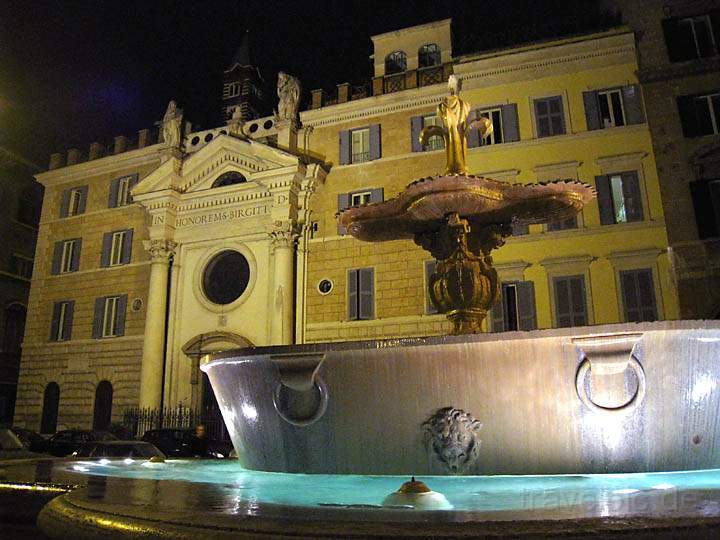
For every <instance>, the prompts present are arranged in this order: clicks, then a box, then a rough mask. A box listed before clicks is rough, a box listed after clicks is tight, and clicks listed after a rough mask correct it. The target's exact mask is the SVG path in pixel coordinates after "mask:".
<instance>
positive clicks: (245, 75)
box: [222, 30, 265, 121]
mask: <svg viewBox="0 0 720 540" xmlns="http://www.w3.org/2000/svg"><path fill="white" fill-rule="evenodd" d="M264 87H265V81H264V80H263V78H262V76H261V75H260V71H259V70H258V69H257V67H255V66H253V65H252V62H251V60H250V31H249V30H246V31H245V35H244V36H243V39H242V42H241V43H240V47H238V49H237V51H235V55H234V56H233V58H232V60H231V61H230V65H229V66H228V67H227V69H225V72H224V74H223V89H222V115H223V119H224V120H226V121H227V120H229V119H230V117H232V114H233V110H234V109H235V107H237V106H239V107H240V112H241V115H242V120H243V121H247V120H252V119H253V118H258V117H260V116H262V115H263V109H264V99H265V91H264Z"/></svg>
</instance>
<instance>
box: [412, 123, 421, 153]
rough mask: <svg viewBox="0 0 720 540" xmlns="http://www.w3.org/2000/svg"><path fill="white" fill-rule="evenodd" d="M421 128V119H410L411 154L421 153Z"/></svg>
mask: <svg viewBox="0 0 720 540" xmlns="http://www.w3.org/2000/svg"><path fill="white" fill-rule="evenodd" d="M422 128H423V117H422V116H413V117H412V118H410V143H411V144H410V147H411V148H412V151H413V152H422V151H423V147H422V145H421V144H420V132H421V131H422Z"/></svg>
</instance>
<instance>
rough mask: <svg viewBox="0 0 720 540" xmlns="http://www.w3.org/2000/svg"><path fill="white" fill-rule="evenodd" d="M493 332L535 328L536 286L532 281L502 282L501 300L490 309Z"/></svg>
mask: <svg viewBox="0 0 720 540" xmlns="http://www.w3.org/2000/svg"><path fill="white" fill-rule="evenodd" d="M490 320H491V321H492V331H493V332H511V331H514V330H534V329H536V328H537V318H536V313H535V286H534V284H533V282H532V281H511V282H507V283H503V284H502V294H501V297H500V301H499V302H498V304H497V305H495V306H494V307H493V308H492V309H491V310H490Z"/></svg>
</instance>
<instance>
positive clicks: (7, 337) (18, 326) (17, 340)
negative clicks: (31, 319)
mask: <svg viewBox="0 0 720 540" xmlns="http://www.w3.org/2000/svg"><path fill="white" fill-rule="evenodd" d="M26 314H27V311H26V310H25V306H23V305H21V304H10V305H9V306H8V307H7V308H6V309H5V328H4V329H3V340H2V350H3V351H5V352H18V351H19V350H20V345H22V339H23V334H24V333H25V317H26Z"/></svg>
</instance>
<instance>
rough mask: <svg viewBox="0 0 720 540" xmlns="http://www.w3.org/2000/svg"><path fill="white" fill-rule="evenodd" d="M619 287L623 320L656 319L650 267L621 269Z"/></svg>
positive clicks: (640, 320) (641, 320)
mask: <svg viewBox="0 0 720 540" xmlns="http://www.w3.org/2000/svg"><path fill="white" fill-rule="evenodd" d="M620 289H621V293H622V299H623V307H624V310H625V322H643V321H655V320H657V305H656V303H655V287H654V285H653V277H652V270H651V269H650V268H642V269H639V270H625V271H621V272H620Z"/></svg>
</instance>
